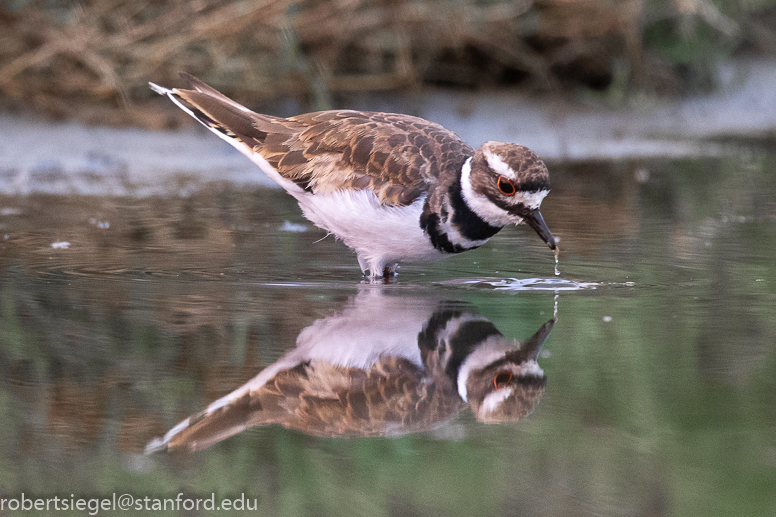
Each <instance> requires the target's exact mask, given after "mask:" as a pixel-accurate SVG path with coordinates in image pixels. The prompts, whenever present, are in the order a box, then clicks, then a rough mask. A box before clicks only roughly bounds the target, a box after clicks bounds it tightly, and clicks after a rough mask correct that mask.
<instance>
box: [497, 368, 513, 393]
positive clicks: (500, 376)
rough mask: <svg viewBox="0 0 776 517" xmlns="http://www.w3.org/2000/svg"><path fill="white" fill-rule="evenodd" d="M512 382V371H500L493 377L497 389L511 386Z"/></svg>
mask: <svg viewBox="0 0 776 517" xmlns="http://www.w3.org/2000/svg"><path fill="white" fill-rule="evenodd" d="M510 382H512V372H499V373H497V374H496V376H495V377H493V386H494V387H495V388H496V389H497V390H500V389H501V388H505V387H507V386H509V383H510Z"/></svg>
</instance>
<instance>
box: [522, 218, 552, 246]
mask: <svg viewBox="0 0 776 517" xmlns="http://www.w3.org/2000/svg"><path fill="white" fill-rule="evenodd" d="M523 220H524V221H525V222H526V224H527V225H528V226H530V227H531V228H533V229H534V230H535V231H536V233H538V234H539V237H541V238H542V240H543V241H544V242H545V243H547V246H549V247H550V249H551V250H554V249H555V237H553V236H552V232H550V229H549V228H548V227H547V223H545V222H544V217H542V213H541V212H540V211H539V209H538V208H536V209H534V210H531V211H530V212H528V215H525V216H523Z"/></svg>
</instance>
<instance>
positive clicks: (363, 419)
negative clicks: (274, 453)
mask: <svg viewBox="0 0 776 517" xmlns="http://www.w3.org/2000/svg"><path fill="white" fill-rule="evenodd" d="M236 391H240V389H238V390H236ZM460 408H461V401H460V399H459V398H458V397H457V394H456V393H455V390H454V389H453V388H452V386H447V385H440V384H438V383H435V382H428V379H425V378H424V372H423V370H422V369H421V368H419V367H418V366H416V365H414V364H413V363H412V362H410V361H407V360H406V359H401V358H396V357H387V358H385V359H381V360H380V361H378V363H377V364H375V365H374V366H373V367H372V368H370V369H369V370H362V369H359V368H347V367H342V366H335V365H332V364H330V363H325V362H316V363H303V364H300V365H298V366H297V367H295V368H292V369H289V370H283V371H281V372H279V373H278V374H277V375H275V376H274V377H273V378H272V379H270V380H269V381H268V382H266V383H265V384H264V385H262V386H261V387H260V388H259V389H257V390H256V391H252V392H243V394H242V395H241V396H239V397H235V398H233V399H231V400H230V402H229V403H227V404H224V405H221V406H219V407H217V408H215V409H206V410H205V411H202V412H201V413H199V414H197V415H194V416H192V417H190V418H188V419H186V420H184V421H183V422H181V424H179V425H178V426H176V427H175V428H174V429H173V430H172V431H171V432H170V433H168V434H167V436H166V438H165V439H164V440H161V439H160V440H155V441H154V442H152V443H151V444H149V446H148V447H147V450H148V451H149V452H151V451H155V450H158V449H163V448H168V449H177V448H185V449H188V450H192V451H195V450H201V449H205V448H207V447H210V446H211V445H213V444H215V443H218V442H220V441H221V440H224V439H226V438H228V437H230V436H232V435H235V434H237V433H239V432H241V431H243V430H245V429H247V428H249V427H253V426H263V425H271V424H280V425H282V426H284V427H287V428H290V429H297V430H300V431H303V432H305V433H308V434H312V435H315V436H325V437H348V436H386V435H402V434H407V433H409V432H418V431H421V430H426V429H429V428H430V427H431V426H433V424H435V423H436V422H439V421H440V420H444V419H447V418H449V417H450V416H451V415H452V414H454V413H455V412H457V411H458V410H459V409H460Z"/></svg>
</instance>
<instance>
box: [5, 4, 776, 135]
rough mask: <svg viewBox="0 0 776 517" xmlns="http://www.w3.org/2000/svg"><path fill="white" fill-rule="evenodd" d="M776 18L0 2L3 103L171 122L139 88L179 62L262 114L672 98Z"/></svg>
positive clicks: (762, 40) (756, 11)
mask: <svg viewBox="0 0 776 517" xmlns="http://www.w3.org/2000/svg"><path fill="white" fill-rule="evenodd" d="M774 21H776V1H774V0H726V1H722V0H517V1H514V2H503V1H498V0H420V1H418V0H326V1H323V0H303V1H292V0H241V1H228V0H195V1H186V0H151V1H145V0H143V1H141V0H83V1H79V2H74V1H68V0H0V110H3V111H6V112H8V111H10V112H29V111H32V112H38V113H43V114H46V115H48V116H52V117H56V118H76V119H80V120H83V121H85V122H91V123H101V124H106V123H107V124H114V125H120V124H131V125H136V126H141V127H149V128H159V127H168V126H171V125H177V124H179V123H181V121H182V120H183V117H185V115H183V114H181V113H176V112H175V110H165V112H164V113H159V112H158V111H159V110H157V109H156V107H155V104H153V103H151V102H149V101H150V100H151V99H152V98H153V94H152V92H150V91H149V89H148V87H147V82H148V81H149V80H151V81H154V82H158V83H160V84H165V85H175V84H178V79H177V77H176V75H177V73H178V72H180V71H187V72H189V73H192V74H194V75H196V76H199V77H201V78H202V79H204V80H205V81H206V82H208V83H210V84H212V85H213V86H215V87H216V88H218V89H220V90H222V91H223V92H224V93H226V94H227V95H230V96H234V97H235V98H236V99H238V100H241V101H243V102H250V103H251V104H250V105H251V106H252V107H256V108H257V109H263V110H265V111H270V112H271V111H273V109H274V110H277V102H278V100H280V99H293V100H294V101H296V102H299V103H300V104H301V109H302V110H308V109H325V108H330V107H334V106H340V105H347V101H348V99H349V98H352V96H353V95H357V94H359V92H370V91H376V90H381V91H401V92H407V91H418V90H420V89H422V88H428V87H439V86H443V87H454V88H465V89H476V90H487V89H494V88H521V89H524V90H528V91H536V92H553V91H563V92H568V91H571V90H577V89H593V90H604V91H606V90H612V89H616V90H618V91H619V92H618V93H619V94H621V93H623V92H625V93H627V92H631V91H639V92H649V93H653V94H660V95H669V94H670V95H673V94H681V93H685V92H688V91H693V92H696V91H698V90H699V89H709V88H713V86H714V85H713V80H712V77H713V74H712V73H711V71H712V69H713V65H714V64H715V63H716V62H718V61H719V60H721V59H724V58H727V57H730V56H731V55H733V54H735V53H756V54H768V55H772V54H774V53H776V29H775V28H776V24H775V23H774ZM620 97H621V95H619V96H618V98H620ZM273 106H275V108H273Z"/></svg>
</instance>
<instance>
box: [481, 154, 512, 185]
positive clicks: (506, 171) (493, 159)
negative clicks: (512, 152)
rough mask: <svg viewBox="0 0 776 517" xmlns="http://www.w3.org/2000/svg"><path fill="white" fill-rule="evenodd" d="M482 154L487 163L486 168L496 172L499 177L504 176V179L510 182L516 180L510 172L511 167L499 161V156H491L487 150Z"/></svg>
mask: <svg viewBox="0 0 776 517" xmlns="http://www.w3.org/2000/svg"><path fill="white" fill-rule="evenodd" d="M483 154H484V155H485V159H486V160H487V161H488V166H489V167H490V168H491V169H493V170H494V171H496V172H497V173H498V174H499V175H500V176H504V177H505V178H509V179H511V180H513V179H516V178H517V174H515V171H514V170H512V167H510V166H509V165H508V164H507V162H505V161H504V160H502V159H501V156H499V155H497V154H493V153H491V152H490V151H488V150H485V151H484V152H483Z"/></svg>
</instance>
